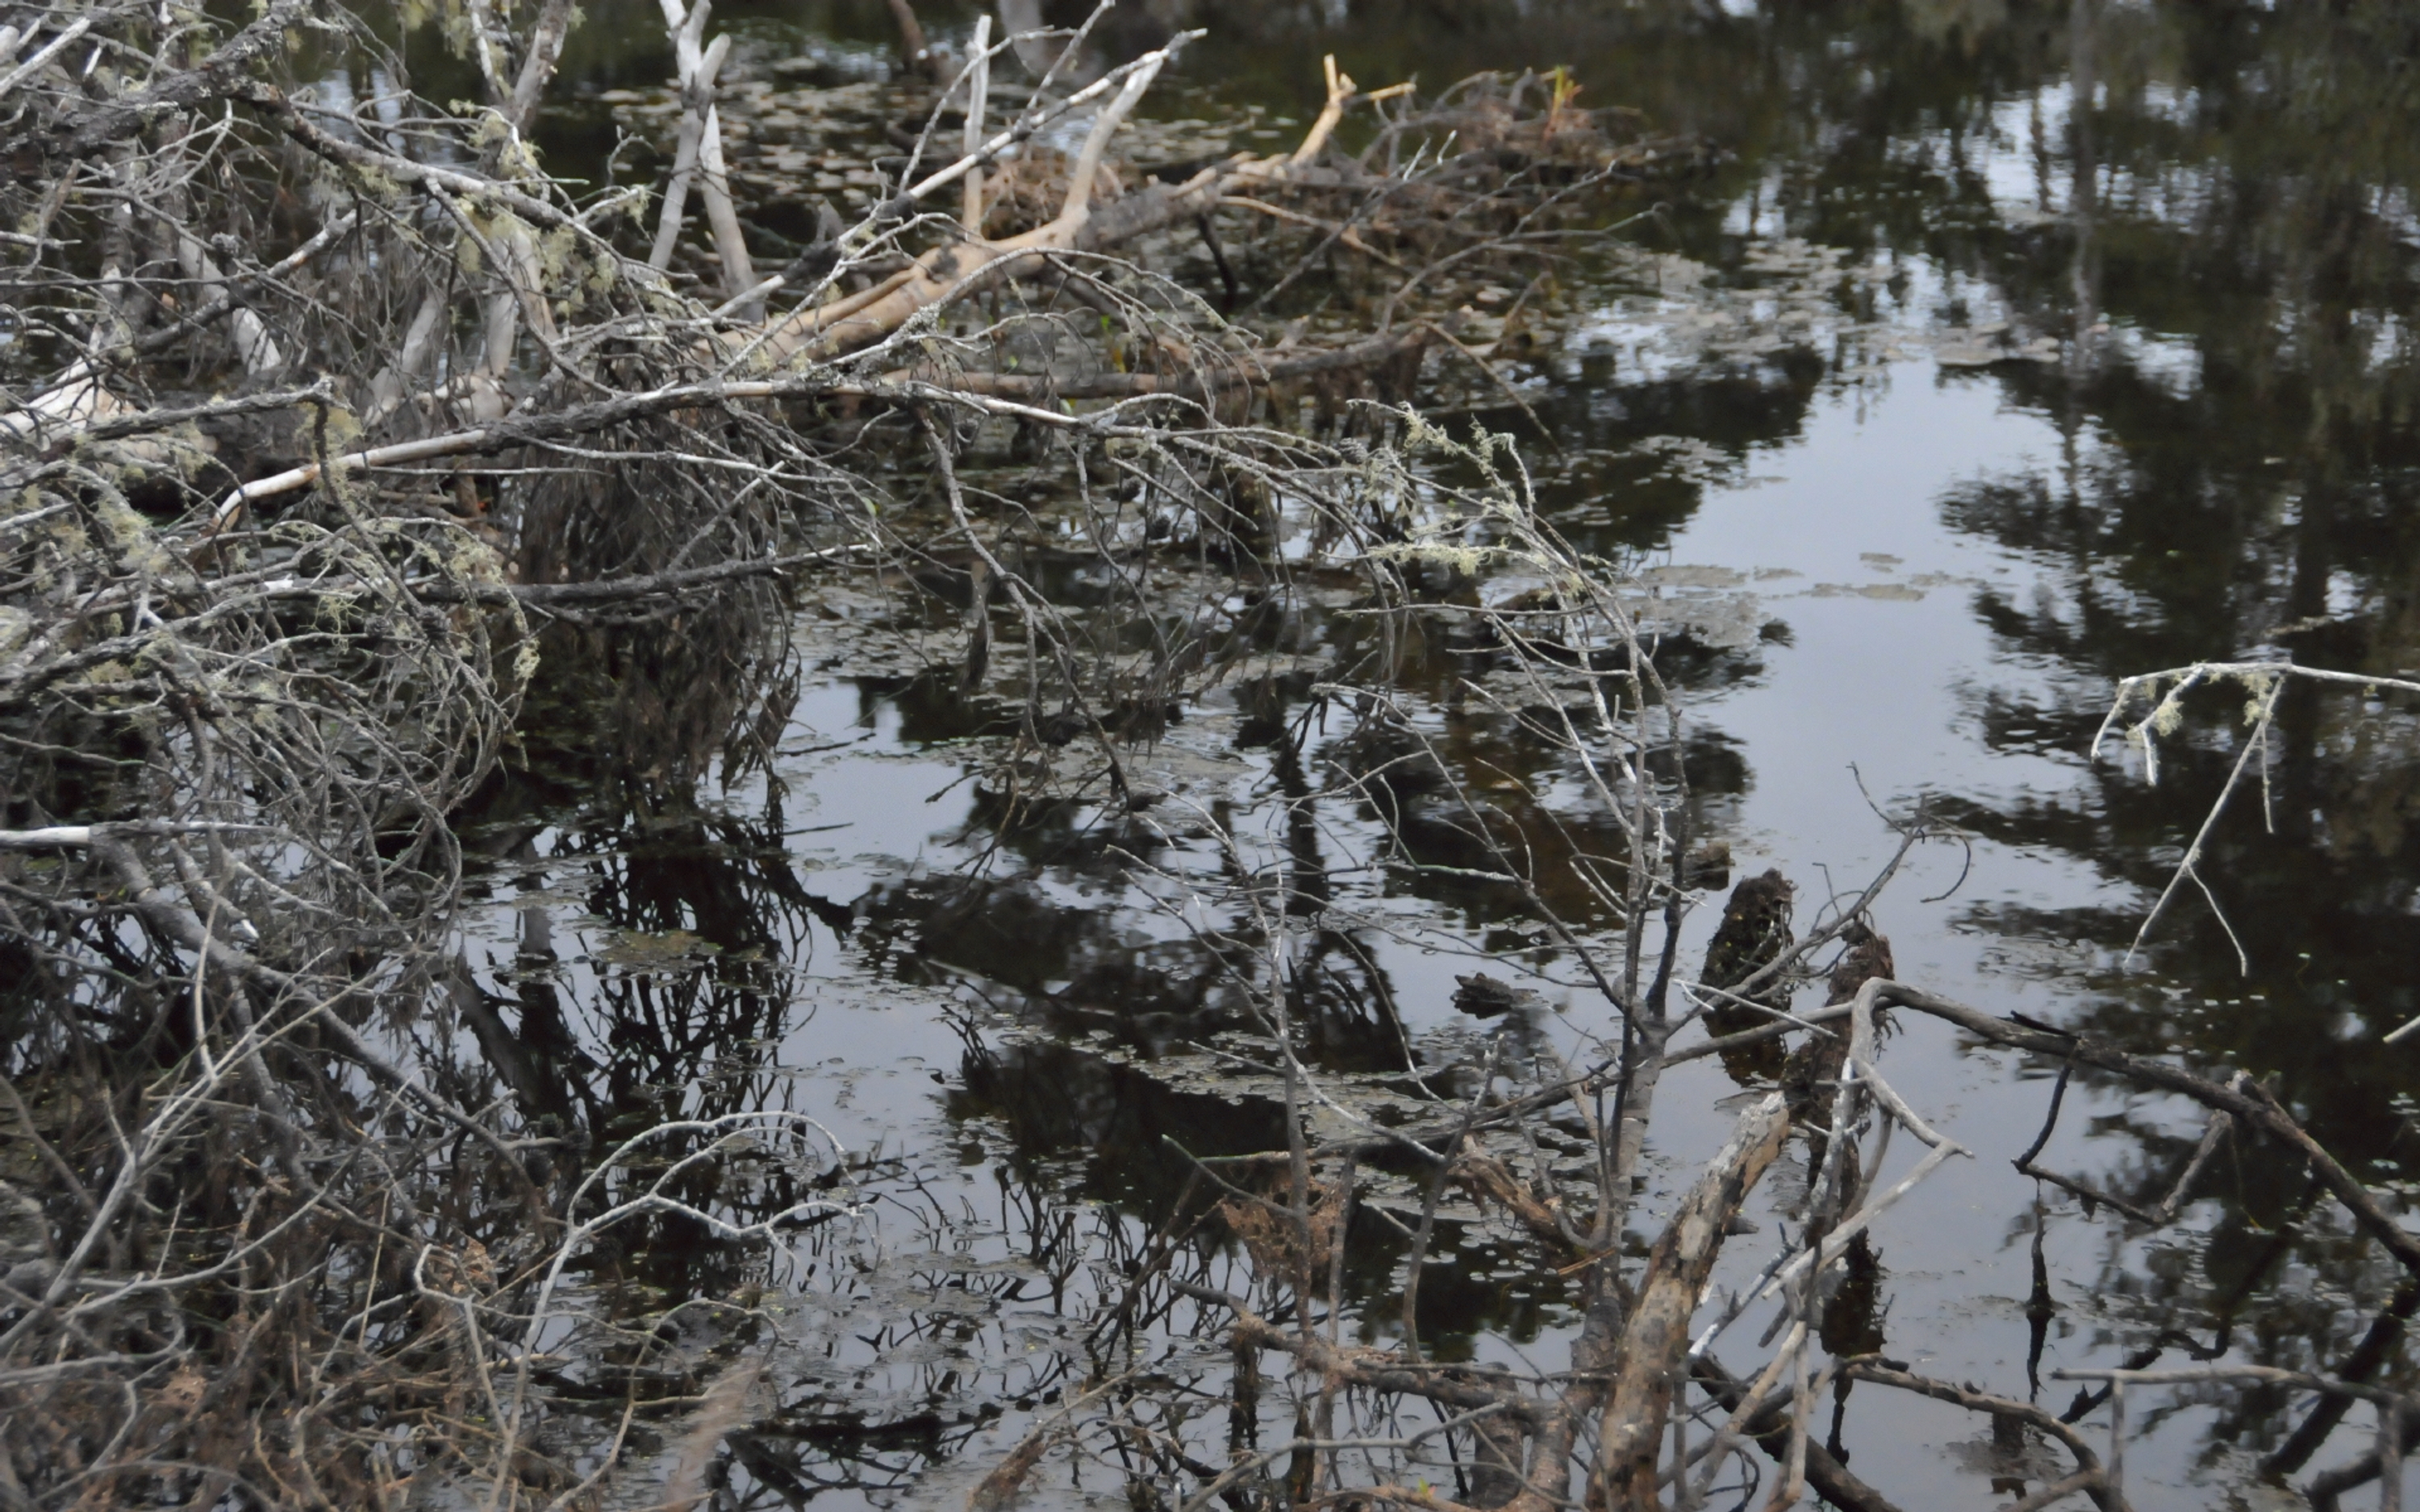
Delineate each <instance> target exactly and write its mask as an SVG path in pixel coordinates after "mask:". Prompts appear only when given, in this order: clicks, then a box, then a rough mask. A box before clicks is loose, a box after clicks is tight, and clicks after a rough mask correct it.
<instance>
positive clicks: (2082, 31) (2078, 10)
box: [2067, 0, 2101, 379]
mask: <svg viewBox="0 0 2420 1512" xmlns="http://www.w3.org/2000/svg"><path fill="white" fill-rule="evenodd" d="M2093 5H2094V0H2074V8H2072V9H2071V10H2070V11H2069V12H2068V32H2067V37H2068V58H2069V61H2068V108H2067V133H2068V156H2069V165H2070V169H2071V172H2072V174H2073V176H2074V177H2073V179H2072V185H2073V187H2072V189H2071V192H2070V193H2069V195H2068V203H2067V214H2068V219H2069V221H2070V222H2071V223H2072V224H2074V227H2075V255H2074V261H2073V263H2072V265H2071V267H2070V269H2069V270H2068V280H2069V288H2070V292H2071V297H2072V300H2073V302H2074V307H2075V308H2074V315H2075V328H2074V335H2073V336H2072V338H2071V340H2070V341H2069V342H2068V344H2067V364H2068V376H2069V378H2071V379H2080V378H2083V377H2084V375H2085V374H2086V372H2088V371H2089V370H2090V369H2091V367H2092V360H2093V356H2094V351H2093V348H2094V347H2095V346H2096V345H2097V340H2096V334H2095V332H2094V331H2093V328H2094V327H2095V326H2097V325H2099V324H2100V323H2101V263H2100V256H2099V252H2098V249H2097V248H2096V247H2095V246H2094V244H2093V236H2092V232H2093V221H2094V219H2095V217H2096V216H2097V214H2098V212H2099V209H2100V173H2101V168H2100V163H2099V162H2097V161H2096V159H2095V158H2094V155H2093V147H2092V108H2093V96H2094V94H2095V92H2096V90H2097V88H2098V85H2099V81H2098V80H2097V78H2096V77H2095V76H2094V69H2093V61H2094V60H2093V47H2094V41H2095V27H2094V24H2093Z"/></svg>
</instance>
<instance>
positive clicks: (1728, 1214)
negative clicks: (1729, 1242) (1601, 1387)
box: [1597, 1092, 1790, 1512]
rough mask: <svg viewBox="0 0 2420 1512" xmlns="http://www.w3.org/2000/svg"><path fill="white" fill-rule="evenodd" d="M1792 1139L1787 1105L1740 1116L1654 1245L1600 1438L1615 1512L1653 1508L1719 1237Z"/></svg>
mask: <svg viewBox="0 0 2420 1512" xmlns="http://www.w3.org/2000/svg"><path fill="white" fill-rule="evenodd" d="M1789 1134H1790V1109H1789V1105H1788V1103H1785V1102H1784V1101H1783V1099H1782V1097H1781V1095H1780V1094H1779V1093H1777V1092H1776V1093H1771V1094H1768V1095H1767V1096H1766V1097H1765V1098H1764V1099H1763V1100H1762V1101H1761V1102H1759V1103H1757V1104H1756V1105H1755V1106H1753V1107H1751V1108H1749V1109H1748V1110H1747V1111H1746V1112H1745V1113H1743V1114H1741V1115H1740V1119H1739V1122H1738V1123H1737V1124H1736V1125H1734V1126H1733V1127H1732V1129H1731V1136H1730V1139H1729V1140H1727V1141H1726V1142H1725V1143H1724V1145H1723V1148H1722V1149H1720V1150H1718V1151H1716V1152H1715V1155H1714V1159H1713V1160H1712V1161H1711V1162H1709V1163H1708V1164H1707V1165H1706V1169H1705V1173H1704V1174H1703V1175H1701V1176H1699V1178H1698V1183H1697V1185H1695V1186H1693V1187H1691V1188H1690V1189H1689V1195H1688V1196H1686V1197H1684V1198H1683V1199H1682V1202H1681V1208H1680V1211H1677V1212H1675V1213H1674V1214H1673V1215H1672V1222H1671V1223H1670V1224H1669V1225H1668V1227H1666V1228H1665V1230H1664V1236H1663V1237H1662V1238H1661V1239H1659V1240H1657V1241H1656V1242H1655V1250H1654V1254H1653V1256H1652V1258H1650V1259H1649V1261H1648V1262H1647V1276H1646V1279H1645V1280H1644V1281H1643V1282H1642V1283H1641V1284H1640V1286H1639V1288H1638V1304H1637V1306H1636V1307H1635V1308H1633V1309H1632V1311H1631V1315H1630V1323H1629V1326H1628V1327H1627V1328H1625V1329H1624V1330H1623V1331H1622V1337H1621V1353H1620V1355H1619V1356H1618V1357H1617V1363H1616V1364H1615V1365H1614V1377H1613V1391H1612V1394H1611V1396H1609V1398H1608V1399H1607V1401H1606V1410H1605V1423H1604V1426H1603V1427H1602V1429H1601V1431H1600V1433H1599V1435H1598V1452H1597V1473H1598V1474H1599V1475H1600V1476H1601V1477H1603V1480H1604V1486H1605V1504H1606V1506H1608V1507H1612V1508H1615V1509H1617V1512H1628V1509H1632V1508H1640V1509H1646V1508H1653V1507H1655V1506H1657V1505H1658V1501H1657V1498H1656V1494H1655V1479H1656V1477H1655V1461H1656V1458H1657V1455H1658V1453H1659V1452H1660V1450H1661V1449H1662V1447H1663V1442H1664V1430H1665V1424H1666V1421H1667V1419H1668V1417H1669V1416H1670V1413H1671V1410H1672V1397H1673V1393H1674V1391H1675V1389H1676V1388H1677V1387H1678V1386H1679V1384H1680V1382H1681V1380H1682V1378H1683V1357H1684V1356H1685V1355H1686V1354H1687V1352H1688V1348H1689V1319H1690V1317H1691V1316H1692V1315H1693V1314H1694V1313H1696V1311H1697V1310H1698V1299H1699V1297H1700V1296H1701V1295H1702V1294H1703V1293H1704V1291H1705V1289H1706V1278H1707V1277H1708V1276H1709V1275H1711V1274H1712V1273H1714V1261H1715V1260H1716V1259H1717V1258H1718V1257H1720V1256H1721V1255H1722V1250H1723V1235H1724V1234H1725V1233H1726V1232H1727V1231H1728V1230H1729V1228H1730V1222H1731V1220H1732V1219H1733V1218H1735V1217H1737V1216H1738V1215H1739V1209H1740V1203H1741V1202H1742V1201H1743V1200H1744V1199H1745V1197H1746V1196H1747V1194H1748V1192H1749V1190H1750V1189H1751V1188H1753V1187H1754V1186H1755V1185H1756V1183H1757V1180H1758V1178H1760V1177H1761V1176H1762V1175H1763V1174H1764V1171H1765V1167H1767V1166H1769V1165H1772V1164H1773V1161H1774V1157H1775V1156H1776V1155H1778V1154H1780V1153H1781V1146H1782V1142H1783V1140H1785V1139H1787V1138H1788V1137H1789Z"/></svg>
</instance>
